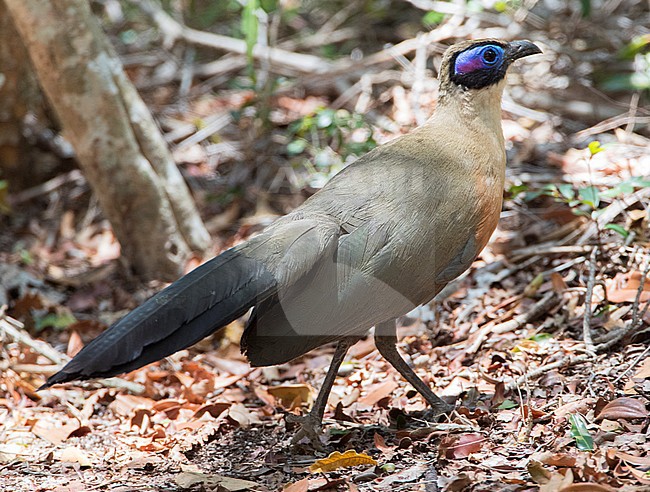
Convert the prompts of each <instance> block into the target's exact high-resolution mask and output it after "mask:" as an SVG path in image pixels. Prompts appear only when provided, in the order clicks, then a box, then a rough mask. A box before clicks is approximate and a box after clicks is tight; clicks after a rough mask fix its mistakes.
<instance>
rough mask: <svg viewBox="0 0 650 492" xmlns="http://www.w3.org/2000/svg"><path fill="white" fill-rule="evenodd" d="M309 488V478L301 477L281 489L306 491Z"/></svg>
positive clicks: (297, 491)
mask: <svg viewBox="0 0 650 492" xmlns="http://www.w3.org/2000/svg"><path fill="white" fill-rule="evenodd" d="M308 490H309V479H308V478H303V479H302V480H298V481H297V482H294V483H292V484H289V485H287V486H286V487H284V488H283V489H282V492H307V491H308Z"/></svg>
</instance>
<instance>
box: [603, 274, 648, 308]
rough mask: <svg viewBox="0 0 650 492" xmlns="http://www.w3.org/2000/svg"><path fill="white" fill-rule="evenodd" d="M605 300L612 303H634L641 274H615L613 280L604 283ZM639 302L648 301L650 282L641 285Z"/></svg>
mask: <svg viewBox="0 0 650 492" xmlns="http://www.w3.org/2000/svg"><path fill="white" fill-rule="evenodd" d="M606 285H607V299H608V300H609V301H610V302H613V303H619V302H634V300H635V299H636V295H637V292H638V290H639V286H640V285H641V272H639V271H633V272H628V273H617V274H616V276H615V277H614V278H613V279H610V280H608V281H607V282H606ZM640 300H641V302H646V301H648V300H650V282H645V283H644V284H643V291H642V292H641V299H640Z"/></svg>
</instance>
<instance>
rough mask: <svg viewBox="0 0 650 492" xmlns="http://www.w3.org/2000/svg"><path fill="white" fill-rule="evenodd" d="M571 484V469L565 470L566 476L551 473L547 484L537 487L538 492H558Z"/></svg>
mask: <svg viewBox="0 0 650 492" xmlns="http://www.w3.org/2000/svg"><path fill="white" fill-rule="evenodd" d="M572 483H573V472H572V471H571V468H567V469H566V474H564V475H563V474H562V472H560V471H557V472H555V473H553V474H552V475H551V477H550V479H549V481H548V482H546V483H545V484H542V485H541V486H540V487H539V492H559V491H560V490H563V489H564V488H565V487H568V486H569V485H571V484H572Z"/></svg>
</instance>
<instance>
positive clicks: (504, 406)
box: [497, 400, 519, 410]
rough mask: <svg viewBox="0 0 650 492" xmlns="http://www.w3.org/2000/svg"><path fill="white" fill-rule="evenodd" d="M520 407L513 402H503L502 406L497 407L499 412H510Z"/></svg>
mask: <svg viewBox="0 0 650 492" xmlns="http://www.w3.org/2000/svg"><path fill="white" fill-rule="evenodd" d="M518 406H519V405H517V404H516V403H515V402H514V401H512V400H503V402H502V403H501V405H499V406H498V407H497V409H498V410H510V409H511V408H516V407H518Z"/></svg>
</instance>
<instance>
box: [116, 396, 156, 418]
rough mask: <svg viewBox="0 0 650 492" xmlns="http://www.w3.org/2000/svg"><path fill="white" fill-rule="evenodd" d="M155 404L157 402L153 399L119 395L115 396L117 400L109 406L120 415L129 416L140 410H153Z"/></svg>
mask: <svg viewBox="0 0 650 492" xmlns="http://www.w3.org/2000/svg"><path fill="white" fill-rule="evenodd" d="M155 404H156V402H155V401H154V400H152V399H151V398H145V397H144V396H136V395H125V394H122V393H118V394H117V395H116V396H115V400H114V401H113V402H111V404H110V405H108V408H110V409H111V410H113V411H114V412H115V413H116V414H118V415H124V416H129V415H131V413H132V412H133V411H134V410H136V409H138V408H144V409H151V408H153V406H154V405H155Z"/></svg>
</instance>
